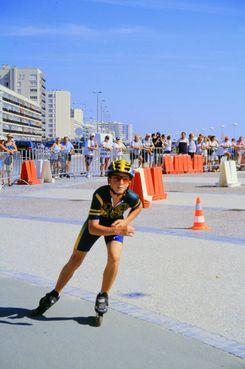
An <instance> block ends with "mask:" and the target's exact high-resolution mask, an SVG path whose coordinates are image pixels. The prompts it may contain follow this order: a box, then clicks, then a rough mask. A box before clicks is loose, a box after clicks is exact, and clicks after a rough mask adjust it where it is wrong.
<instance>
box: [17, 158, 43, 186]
mask: <svg viewBox="0 0 245 369" xmlns="http://www.w3.org/2000/svg"><path fill="white" fill-rule="evenodd" d="M40 183H41V181H40V180H39V179H37V170H36V166H35V162H34V160H25V161H23V163H22V166H21V174H20V179H19V181H18V182H17V184H19V185H23V184H29V185H35V184H40Z"/></svg>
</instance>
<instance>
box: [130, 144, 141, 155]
mask: <svg viewBox="0 0 245 369" xmlns="http://www.w3.org/2000/svg"><path fill="white" fill-rule="evenodd" d="M131 146H132V148H133V153H134V154H135V155H139V154H140V149H141V147H142V142H141V141H132V143H131Z"/></svg>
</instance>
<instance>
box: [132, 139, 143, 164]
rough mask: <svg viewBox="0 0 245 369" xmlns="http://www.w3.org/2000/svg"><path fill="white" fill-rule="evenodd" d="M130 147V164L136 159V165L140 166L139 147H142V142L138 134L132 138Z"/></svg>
mask: <svg viewBox="0 0 245 369" xmlns="http://www.w3.org/2000/svg"><path fill="white" fill-rule="evenodd" d="M131 149H132V151H131V152H130V159H131V164H132V165H134V161H135V160H137V161H138V166H139V167H140V166H141V164H142V155H141V149H142V142H141V139H140V136H139V135H135V136H134V139H133V141H132V143H131Z"/></svg>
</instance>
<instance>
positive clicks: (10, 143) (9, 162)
mask: <svg viewBox="0 0 245 369" xmlns="http://www.w3.org/2000/svg"><path fill="white" fill-rule="evenodd" d="M5 148H6V149H7V150H9V151H8V155H7V157H6V158H5V159H4V166H5V171H6V173H7V179H8V186H12V183H11V176H12V172H13V167H14V157H13V154H14V153H15V152H17V147H16V145H15V143H14V140H13V136H12V135H11V134H7V141H6V142H5Z"/></svg>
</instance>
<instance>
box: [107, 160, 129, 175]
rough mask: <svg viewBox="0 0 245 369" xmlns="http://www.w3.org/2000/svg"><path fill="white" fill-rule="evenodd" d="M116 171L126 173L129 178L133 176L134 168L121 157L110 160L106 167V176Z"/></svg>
mask: <svg viewBox="0 0 245 369" xmlns="http://www.w3.org/2000/svg"><path fill="white" fill-rule="evenodd" d="M116 173H123V174H128V175H129V177H130V179H132V178H133V176H134V170H133V169H132V167H131V164H130V163H129V162H128V161H126V160H123V159H119V160H115V161H112V162H111V164H110V165H109V167H108V171H107V176H108V177H110V176H111V175H113V174H116Z"/></svg>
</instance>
